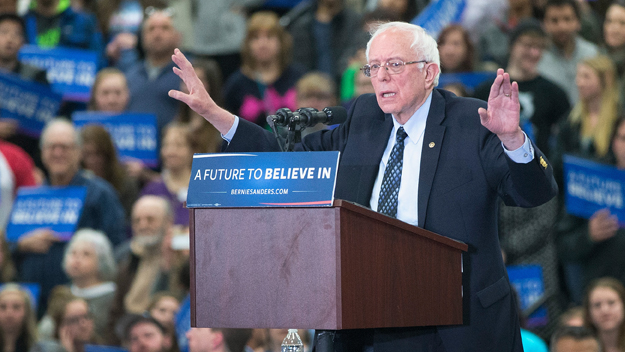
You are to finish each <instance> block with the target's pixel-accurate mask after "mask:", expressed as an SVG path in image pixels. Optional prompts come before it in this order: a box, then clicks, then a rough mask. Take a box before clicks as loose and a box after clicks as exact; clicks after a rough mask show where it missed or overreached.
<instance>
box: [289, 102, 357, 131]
mask: <svg viewBox="0 0 625 352" xmlns="http://www.w3.org/2000/svg"><path fill="white" fill-rule="evenodd" d="M297 112H298V113H299V115H300V116H299V124H300V125H302V126H306V127H312V126H314V125H316V124H318V123H322V124H324V125H336V124H338V123H343V122H345V120H347V110H345V108H344V107H342V106H329V107H327V108H324V109H323V110H322V111H318V110H317V109H313V108H301V109H298V110H297Z"/></svg>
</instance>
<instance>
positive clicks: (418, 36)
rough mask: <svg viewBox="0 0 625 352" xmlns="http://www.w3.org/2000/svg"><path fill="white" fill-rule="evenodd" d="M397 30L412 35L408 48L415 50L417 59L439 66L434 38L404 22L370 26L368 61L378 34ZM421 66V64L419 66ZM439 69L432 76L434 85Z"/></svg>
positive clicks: (439, 60)
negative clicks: (372, 44)
mask: <svg viewBox="0 0 625 352" xmlns="http://www.w3.org/2000/svg"><path fill="white" fill-rule="evenodd" d="M388 30H397V31H403V32H406V33H409V34H411V35H412V36H413V40H412V44H411V45H410V48H411V49H413V50H414V51H415V53H416V54H417V56H419V60H425V61H427V62H432V63H435V64H436V65H437V66H438V67H441V59H440V56H439V54H438V44H437V43H436V40H435V39H434V38H433V37H432V36H431V35H429V34H428V33H427V32H426V31H425V29H423V28H421V27H419V26H417V25H415V24H410V23H406V22H382V23H378V24H376V25H373V26H372V27H371V31H370V33H371V39H369V42H367V52H366V54H367V61H369V50H370V49H371V42H373V39H375V37H377V36H378V35H380V34H382V33H384V32H386V31H388ZM421 68H423V66H421ZM440 74H441V73H440V70H439V71H438V74H437V75H436V77H434V86H435V87H436V86H437V85H438V78H439V76H440Z"/></svg>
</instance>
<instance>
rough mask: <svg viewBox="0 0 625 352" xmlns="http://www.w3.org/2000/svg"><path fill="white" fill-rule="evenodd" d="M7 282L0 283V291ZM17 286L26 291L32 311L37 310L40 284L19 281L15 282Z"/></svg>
mask: <svg viewBox="0 0 625 352" xmlns="http://www.w3.org/2000/svg"><path fill="white" fill-rule="evenodd" d="M6 285H7V284H1V285H0V291H2V289H4V287H5V286H6ZM17 285H19V287H20V288H21V289H22V290H24V291H26V292H28V296H29V298H30V304H31V305H32V307H33V311H35V312H36V311H37V302H39V295H40V294H41V285H39V284H36V283H31V282H19V283H17Z"/></svg>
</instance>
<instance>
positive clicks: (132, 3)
mask: <svg viewBox="0 0 625 352" xmlns="http://www.w3.org/2000/svg"><path fill="white" fill-rule="evenodd" d="M433 6H438V7H433ZM443 9H445V11H447V12H444V14H445V15H441V13H443ZM439 10H440V11H439ZM454 11H456V12H454ZM449 13H455V15H453V16H451V15H448V14H449ZM454 16H455V18H451V17H454ZM376 21H408V22H413V23H417V24H421V25H423V26H424V27H425V28H426V29H427V30H428V31H429V32H430V33H431V34H432V35H433V36H434V37H435V38H437V40H438V45H439V52H440V69H441V72H442V75H441V79H440V84H439V86H438V88H439V89H447V90H450V91H452V92H454V93H455V94H456V95H459V96H472V97H475V98H478V99H487V97H488V94H489V90H490V84H491V83H492V80H493V78H494V77H495V73H494V72H495V70H496V69H497V68H498V67H502V68H504V69H505V70H506V71H507V72H508V73H509V74H510V77H511V79H512V80H514V81H517V82H518V85H519V91H520V92H519V100H520V104H521V127H522V128H523V130H524V131H525V133H526V134H527V135H528V136H529V137H530V138H531V139H532V140H533V141H534V142H535V143H536V145H537V146H538V147H539V148H540V149H541V150H542V151H543V152H545V154H546V155H547V156H548V159H549V160H550V162H551V163H552V165H554V170H555V174H556V180H557V182H558V184H559V186H560V195H559V196H558V197H557V198H556V199H553V200H552V201H550V202H549V203H547V204H544V205H542V206H540V207H538V208H534V209H520V208H512V207H506V206H504V205H503V203H502V205H501V207H500V209H499V211H500V217H499V232H500V244H501V250H502V255H503V256H504V260H505V262H506V264H507V265H508V274H509V278H510V281H511V283H512V285H513V287H514V288H515V289H516V291H517V292H516V293H517V295H518V298H519V299H518V303H519V310H520V312H521V314H520V316H521V317H522V320H523V321H522V326H523V327H524V330H523V332H522V335H523V338H524V344H525V350H526V351H546V350H547V344H551V347H552V348H553V350H556V348H557V345H558V339H560V338H562V337H563V336H564V337H566V336H569V337H570V336H573V338H574V339H578V340H583V339H585V338H588V339H591V340H592V341H594V342H593V343H594V344H595V345H597V347H598V346H601V347H602V351H622V352H625V308H624V304H625V288H623V285H624V284H625V255H623V253H625V231H623V230H622V229H621V225H622V224H625V209H624V208H625V201H624V192H625V187H624V185H625V176H624V175H625V174H623V172H622V171H620V169H625V123H624V122H625V118H624V117H623V116H625V115H623V111H622V108H621V107H622V102H623V97H624V96H625V1H623V0H617V1H614V2H607V1H577V0H545V1H532V0H509V1H507V0H493V1H491V0H464V1H453V0H439V1H437V2H432V4H430V1H428V0H303V1H302V0H266V1H265V0H210V1H204V0H175V1H173V0H171V1H170V0H144V1H139V0H0V233H3V234H4V236H2V251H1V254H0V281H1V282H3V283H4V286H2V288H1V289H0V351H31V350H32V351H64V350H65V351H68V352H75V351H84V350H85V346H90V347H88V348H87V350H90V351H113V350H114V349H112V348H113V347H94V346H122V347H123V348H126V349H128V350H130V351H139V350H141V351H143V350H148V351H192V352H193V351H219V350H220V349H218V347H215V346H220V344H219V343H213V342H214V339H213V338H214V336H215V335H216V334H217V335H219V334H221V335H220V336H221V337H222V338H221V339H222V340H223V341H225V342H224V343H222V344H221V345H228V348H229V350H230V351H231V352H235V351H236V352H238V351H242V350H244V349H245V350H248V351H250V350H253V351H279V350H280V347H279V345H280V342H281V341H282V339H283V338H284V336H285V335H286V330H264V329H255V330H253V331H252V330H249V331H248V330H245V331H244V330H237V331H232V330H228V329H224V330H221V329H216V330H214V331H213V330H210V329H208V330H206V331H204V330H201V329H200V330H195V329H190V325H189V324H190V323H189V320H190V318H189V309H190V308H189V307H190V302H189V294H188V290H189V280H190V279H189V254H188V251H189V213H188V210H187V209H186V208H185V207H184V205H183V203H184V201H185V200H186V196H187V187H188V183H189V179H190V176H191V163H192V156H193V153H217V152H220V150H221V147H222V144H223V139H222V138H221V136H220V134H219V132H218V131H217V130H216V129H215V128H213V127H212V126H211V125H209V124H208V123H207V122H206V121H205V120H204V119H203V118H202V117H201V116H199V115H198V114H197V113H195V112H194V111H192V110H190V109H189V108H188V107H186V106H185V105H180V103H179V102H177V101H175V100H174V99H171V98H170V97H169V96H168V91H169V90H171V89H180V90H183V91H185V90H186V87H185V86H184V84H181V81H180V79H179V78H178V77H177V76H176V75H175V74H174V72H173V67H174V64H173V62H172V60H171V55H172V54H173V51H174V48H180V49H181V50H182V51H183V52H184V53H185V54H186V55H187V56H188V57H189V58H190V59H191V61H192V63H193V65H194V68H195V70H196V73H197V74H198V76H199V77H200V79H201V80H202V81H203V83H204V84H205V86H206V87H207V89H208V91H209V93H210V94H211V96H212V98H213V99H214V100H215V102H216V103H217V104H219V105H221V106H223V107H225V108H226V109H227V110H229V111H230V112H232V113H233V114H236V115H237V116H239V117H240V118H244V119H246V120H249V121H253V122H255V123H257V124H259V125H261V126H263V127H268V126H267V124H266V116H268V115H271V114H274V113H275V112H276V110H277V109H279V108H289V109H291V110H297V109H298V108H300V107H313V108H316V109H319V110H321V109H322V108H324V107H326V106H334V105H344V106H345V107H347V108H349V106H350V105H351V102H352V101H353V99H355V98H356V97H358V96H359V95H361V94H365V93H372V92H373V87H372V85H371V82H370V79H369V78H367V77H365V76H364V75H363V74H362V73H361V72H360V67H362V66H363V65H364V64H366V63H367V59H366V56H365V46H366V43H367V41H368V38H369V34H368V28H369V26H370V25H371V24H372V23H374V22H376ZM450 21H452V22H453V23H450ZM321 128H325V126H321V127H313V128H309V129H306V130H305V131H304V134H306V133H310V132H313V131H314V130H318V129H321ZM565 326H582V327H583V328H579V329H580V330H579V331H577V332H575V331H573V332H571V331H568V332H567V330H566V328H564V327H565ZM150 329H152V330H150ZM556 329H558V330H557V331H558V332H557V333H556V334H553V332H554V331H555V330H556ZM563 329H564V330H563ZM584 329H586V330H584ZM567 334H568V335H567ZM148 335H149V337H146V336H148ZM301 335H302V336H303V337H304V340H305V343H306V344H307V346H308V344H309V337H310V332H309V331H301ZM552 335H553V336H554V340H553V341H549V340H550V338H551V337H552ZM595 338H596V339H597V340H596V341H595ZM209 340H210V341H212V342H210V343H209V342H208V341H209ZM91 345H94V346H91ZM246 345H247V346H246ZM97 348H100V349H97ZM557 351H560V352H561V351H563V350H560V349H557ZM597 351H598V349H597Z"/></svg>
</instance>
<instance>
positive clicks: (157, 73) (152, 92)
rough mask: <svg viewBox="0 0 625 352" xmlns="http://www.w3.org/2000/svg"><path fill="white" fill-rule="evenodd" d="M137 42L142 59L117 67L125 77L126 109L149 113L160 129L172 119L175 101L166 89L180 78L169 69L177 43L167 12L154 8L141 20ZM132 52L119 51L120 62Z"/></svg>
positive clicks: (173, 86)
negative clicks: (128, 94)
mask: <svg viewBox="0 0 625 352" xmlns="http://www.w3.org/2000/svg"><path fill="white" fill-rule="evenodd" d="M141 42H142V45H143V51H144V53H145V59H144V60H141V61H136V62H134V64H131V65H130V66H129V67H120V68H121V69H122V70H123V71H125V72H124V73H125V74H126V78H127V79H128V88H129V89H130V103H129V104H128V111H131V112H143V113H153V114H155V115H156V123H157V127H158V132H159V136H160V131H161V129H162V128H163V126H165V125H166V124H167V123H168V122H170V121H171V120H173V118H174V117H175V115H176V113H177V111H178V103H177V102H176V101H175V100H174V99H171V98H169V96H167V92H168V91H169V90H170V89H177V88H178V87H180V80H179V79H178V77H177V76H176V75H175V74H174V72H173V71H172V68H173V67H174V64H173V63H172V62H171V55H172V54H173V53H174V49H175V48H176V47H177V46H178V44H179V43H180V34H179V33H178V31H177V30H176V28H175V27H174V23H173V20H172V18H171V14H169V13H168V12H165V11H161V10H156V11H154V12H153V13H152V14H150V15H149V16H148V17H147V18H146V19H145V20H144V22H143V26H142V28H141ZM134 54H136V52H133V51H126V52H124V53H123V54H122V56H123V57H126V58H122V60H120V61H121V62H123V63H126V62H128V60H129V59H128V58H127V57H128V56H131V55H134Z"/></svg>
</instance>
